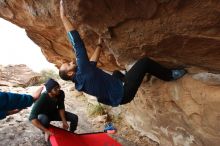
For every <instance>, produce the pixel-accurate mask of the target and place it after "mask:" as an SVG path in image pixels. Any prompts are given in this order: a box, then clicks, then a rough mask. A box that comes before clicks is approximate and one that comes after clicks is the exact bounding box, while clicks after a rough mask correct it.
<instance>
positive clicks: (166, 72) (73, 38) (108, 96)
mask: <svg viewBox="0 0 220 146" xmlns="http://www.w3.org/2000/svg"><path fill="white" fill-rule="evenodd" d="M60 16H61V20H62V22H63V25H64V27H65V29H66V31H67V35H68V37H69V40H70V42H71V44H72V46H73V51H74V52H75V55H76V64H74V63H73V62H70V63H63V64H62V65H61V67H60V69H59V75H60V77H61V78H62V79H63V80H71V81H72V82H74V83H75V88H76V89H77V90H78V91H83V92H85V93H87V94H90V95H93V96H96V97H97V99H98V102H100V103H103V104H106V105H110V106H114V107H115V106H118V105H122V104H126V103H129V102H131V101H132V100H133V99H134V97H135V94H136V92H137V90H138V88H139V86H140V85H141V82H142V80H143V78H144V76H145V74H146V73H150V74H152V75H154V76H156V77H157V78H159V79H161V80H164V81H173V80H176V79H179V78H181V77H182V76H183V75H184V74H185V73H186V70H184V69H168V68H165V67H163V66H162V65H160V64H158V63H157V62H155V61H154V60H151V59H150V58H147V57H144V58H142V59H140V60H138V61H137V62H136V63H135V64H134V65H133V66H132V68H131V69H130V70H129V71H128V72H127V73H126V74H125V75H124V74H122V73H121V72H120V71H114V72H113V74H112V75H110V74H108V73H106V72H104V71H103V70H101V69H100V68H98V67H97V66H96V65H97V61H98V59H99V56H100V52H101V44H99V45H98V46H97V48H96V49H95V52H94V53H93V55H92V57H91V58H90V60H89V58H88V55H87V52H86V48H85V46H84V43H83V41H82V39H81V38H80V35H79V33H78V32H77V24H76V23H74V22H73V23H71V22H70V21H69V20H68V18H67V17H66V15H65V14H64V7H63V1H62V0H61V1H60Z"/></svg>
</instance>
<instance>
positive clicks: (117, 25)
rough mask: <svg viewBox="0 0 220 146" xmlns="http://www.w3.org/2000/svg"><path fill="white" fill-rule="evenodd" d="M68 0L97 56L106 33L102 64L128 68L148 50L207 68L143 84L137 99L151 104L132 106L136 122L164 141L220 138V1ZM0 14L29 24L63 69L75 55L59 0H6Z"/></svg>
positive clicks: (164, 59)
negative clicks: (65, 27) (99, 41)
mask: <svg viewBox="0 0 220 146" xmlns="http://www.w3.org/2000/svg"><path fill="white" fill-rule="evenodd" d="M64 4H65V10H66V13H67V14H68V16H69V18H70V20H71V21H73V20H74V21H76V22H77V23H78V24H79V26H80V28H79V32H80V34H81V36H82V38H83V40H84V41H85V45H86V48H87V50H88V54H89V56H91V54H92V53H93V50H94V49H95V47H96V44H97V42H98V38H99V37H101V38H103V40H104V43H103V44H102V46H103V54H102V56H101V59H100V64H99V66H100V67H102V68H103V69H106V70H108V71H112V70H114V69H124V68H125V66H126V65H128V64H130V63H132V62H133V61H135V60H137V59H139V58H141V57H142V56H145V55H147V56H150V57H152V58H154V59H155V60H157V61H159V62H161V63H162V64H164V65H166V66H173V67H177V66H186V67H190V68H191V67H199V68H200V69H203V71H204V70H205V72H206V75H201V74H197V75H196V76H193V74H195V73H201V70H200V69H199V70H198V72H197V71H196V72H194V71H192V72H191V74H189V76H187V77H184V79H182V80H179V81H177V82H172V83H164V82H160V81H156V82H152V83H143V85H142V86H141V88H140V90H139V92H138V94H137V97H138V98H135V100H137V101H143V102H140V103H139V104H138V106H137V105H135V106H134V105H133V104H134V103H133V102H132V103H131V104H128V105H127V106H128V107H129V108H128V110H126V111H128V114H127V116H128V115H129V116H128V117H127V118H128V119H130V120H128V121H129V122H130V123H131V124H132V125H133V127H135V128H136V129H139V130H140V131H142V132H143V134H144V135H146V136H148V137H150V138H151V139H153V140H155V141H157V142H158V143H160V144H161V145H219V144H220V139H219V137H220V135H219V131H220V129H219V122H217V121H219V116H220V115H219V113H220V108H219V107H220V101H219V99H220V98H219V93H218V92H219V87H218V86H219V82H218V81H217V80H215V79H213V78H210V74H208V73H207V71H209V72H212V73H216V75H217V76H218V74H217V73H219V72H220V51H219V49H220V1H219V0H200V1H197V0H110V1H109V0H102V1H100V0H90V1H88V0H64ZM0 17H2V18H4V19H6V20H8V21H10V22H12V23H14V24H16V25H18V26H20V27H22V28H24V29H25V30H26V32H27V35H28V36H29V38H30V39H32V40H33V41H34V42H35V43H36V44H37V45H38V46H40V47H41V50H42V53H43V54H44V55H45V57H46V58H47V60H48V61H49V62H51V63H54V64H56V65H57V66H58V67H59V66H60V65H61V63H62V62H64V61H70V60H73V59H74V55H73V53H72V49H71V46H70V43H69V42H68V39H67V37H66V32H65V30H64V27H63V25H62V22H61V20H60V16H59V1H58V0H47V1H45V0H38V1H34V0H0ZM30 49H31V48H30ZM216 75H214V77H216ZM204 76H208V77H204ZM217 78H218V77H217ZM213 82H214V83H213ZM210 84H211V85H210ZM150 85H152V87H149V86H150ZM156 87H157V88H156ZM140 107H142V108H140ZM125 109H126V107H125ZM137 111H139V112H137ZM137 113H138V114H137ZM131 119H132V120H131ZM134 119H135V120H134ZM143 125H144V126H145V127H143ZM155 133H156V134H155Z"/></svg>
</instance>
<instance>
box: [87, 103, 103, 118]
mask: <svg viewBox="0 0 220 146" xmlns="http://www.w3.org/2000/svg"><path fill="white" fill-rule="evenodd" d="M88 113H89V115H90V116H98V115H104V114H106V110H105V108H104V107H103V106H102V105H101V104H96V105H93V104H89V106H88Z"/></svg>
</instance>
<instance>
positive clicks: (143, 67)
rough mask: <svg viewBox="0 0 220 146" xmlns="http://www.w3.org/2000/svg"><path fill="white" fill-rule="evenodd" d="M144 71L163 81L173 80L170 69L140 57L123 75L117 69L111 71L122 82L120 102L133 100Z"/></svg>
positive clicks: (124, 102)
mask: <svg viewBox="0 0 220 146" xmlns="http://www.w3.org/2000/svg"><path fill="white" fill-rule="evenodd" d="M146 73H150V74H151V75H154V76H156V77H157V78H159V79H161V80H164V81H171V80H173V78H172V72H171V69H167V68H165V67H163V66H162V65H160V64H158V63H157V62H155V61H153V60H151V59H149V58H147V57H145V58H142V59H140V60H138V61H137V62H136V63H135V64H134V65H133V66H132V68H131V69H130V70H129V71H128V72H127V73H126V74H125V75H124V76H123V74H120V73H119V71H115V72H114V73H113V75H114V76H116V77H118V78H119V79H121V81H123V82H124V97H123V100H122V102H121V104H126V103H129V102H131V101H132V100H133V98H134V97H135V94H136V92H137V90H138V88H139V87H140V85H141V82H142V80H143V78H144V76H145V74H146ZM119 74H120V75H119Z"/></svg>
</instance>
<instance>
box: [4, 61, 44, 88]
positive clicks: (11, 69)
mask: <svg viewBox="0 0 220 146" xmlns="http://www.w3.org/2000/svg"><path fill="white" fill-rule="evenodd" d="M40 78H41V76H40V74H38V73H35V72H33V71H32V70H31V69H30V68H29V67H27V66H26V65H24V64H20V65H8V66H0V86H22V87H27V86H32V85H36V84H38V83H39V81H40Z"/></svg>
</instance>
